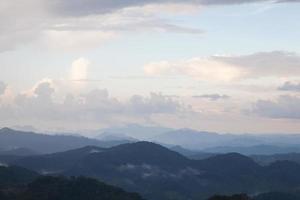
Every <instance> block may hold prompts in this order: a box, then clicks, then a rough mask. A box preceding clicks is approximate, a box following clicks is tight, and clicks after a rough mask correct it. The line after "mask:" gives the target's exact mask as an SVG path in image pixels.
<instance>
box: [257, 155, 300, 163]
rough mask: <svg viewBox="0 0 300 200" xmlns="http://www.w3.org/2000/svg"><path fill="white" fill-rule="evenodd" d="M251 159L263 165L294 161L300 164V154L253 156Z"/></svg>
mask: <svg viewBox="0 0 300 200" xmlns="http://www.w3.org/2000/svg"><path fill="white" fill-rule="evenodd" d="M251 158H252V159H253V160H255V161H256V162H258V163H260V164H261V165H269V164H271V163H273V162H276V161H284V160H287V161H293V162H296V163H298V164H300V153H287V154H273V155H252V156H251Z"/></svg>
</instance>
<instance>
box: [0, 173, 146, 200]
mask: <svg viewBox="0 0 300 200" xmlns="http://www.w3.org/2000/svg"><path fill="white" fill-rule="evenodd" d="M0 199H1V200H54V199H55V200H86V199H89V200H143V199H142V198H141V197H140V196H139V195H138V194H137V193H129V192H125V191H124V190H122V189H120V188H117V187H114V186H110V185H107V184H105V183H103V182H99V181H97V180H95V179H91V178H85V177H78V178H75V177H73V178H64V177H48V176H39V175H38V174H36V173H35V172H32V171H29V170H26V169H23V168H20V167H0Z"/></svg>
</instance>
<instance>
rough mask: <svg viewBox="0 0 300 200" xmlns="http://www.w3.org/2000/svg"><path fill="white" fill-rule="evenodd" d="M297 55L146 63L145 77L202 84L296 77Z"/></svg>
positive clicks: (299, 62)
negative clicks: (168, 77)
mask: <svg viewBox="0 0 300 200" xmlns="http://www.w3.org/2000/svg"><path fill="white" fill-rule="evenodd" d="M299 66H300V56H299V55H297V54H295V53H290V52H280V51H275V52H261V53H255V54H250V55H241V56H211V57H208V58H193V59H188V60H183V61H175V62H170V61H161V62H153V63H149V64H146V65H145V67H144V71H145V73H146V74H148V75H151V76H153V75H185V76H188V77H192V78H195V79H199V80H205V81H234V80H241V79H256V78H269V77H276V78H289V77H300V68H299Z"/></svg>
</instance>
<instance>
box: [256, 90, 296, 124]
mask: <svg viewBox="0 0 300 200" xmlns="http://www.w3.org/2000/svg"><path fill="white" fill-rule="evenodd" d="M299 105H300V98H299V97H297V96H289V95H284V96H280V97H279V98H278V99H276V100H259V101H257V102H256V103H255V104H254V106H253V110H252V112H253V113H255V114H258V115H260V116H263V117H269V118H275V119H279V118H286V119H300V106H299Z"/></svg>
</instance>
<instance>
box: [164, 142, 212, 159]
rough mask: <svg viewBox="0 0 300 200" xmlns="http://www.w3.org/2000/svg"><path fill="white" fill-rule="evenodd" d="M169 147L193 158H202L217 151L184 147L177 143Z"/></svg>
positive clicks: (210, 155)
mask: <svg viewBox="0 0 300 200" xmlns="http://www.w3.org/2000/svg"><path fill="white" fill-rule="evenodd" d="M169 149H170V150H172V151H175V152H177V153H180V154H181V155H183V156H185V157H187V158H190V159H193V160H202V159H206V158H209V157H212V156H216V155H217V153H207V152H202V151H193V150H189V149H185V148H183V147H181V146H179V145H176V146H172V147H169Z"/></svg>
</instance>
